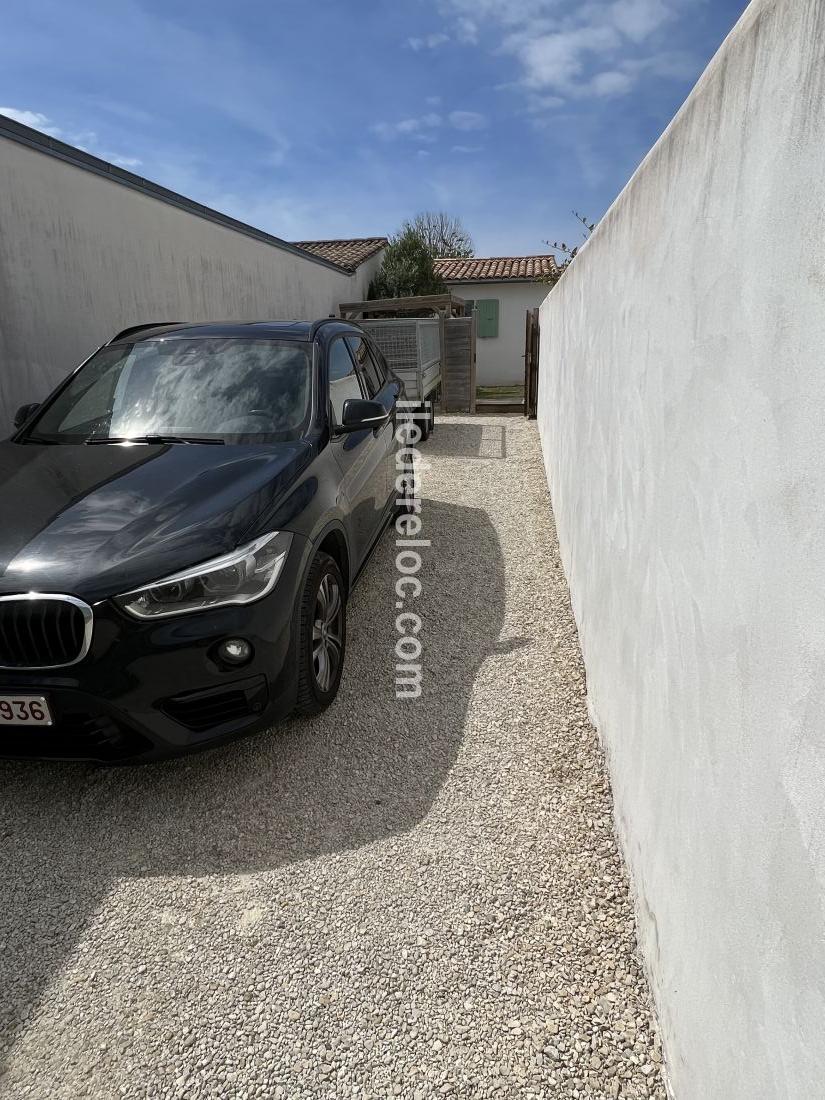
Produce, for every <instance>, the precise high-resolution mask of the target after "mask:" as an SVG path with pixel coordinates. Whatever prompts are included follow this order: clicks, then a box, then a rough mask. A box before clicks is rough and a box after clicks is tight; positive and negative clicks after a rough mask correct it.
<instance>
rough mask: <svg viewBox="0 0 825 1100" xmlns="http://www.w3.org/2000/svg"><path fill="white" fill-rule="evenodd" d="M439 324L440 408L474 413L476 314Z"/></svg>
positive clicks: (449, 318)
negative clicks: (440, 341)
mask: <svg viewBox="0 0 825 1100" xmlns="http://www.w3.org/2000/svg"><path fill="white" fill-rule="evenodd" d="M441 324H442V330H441V331H442V352H441V408H442V409H443V410H444V412H469V413H474V412H475V411H476V315H475V313H472V314H471V315H470V316H469V317H448V318H444V319H442V321H441Z"/></svg>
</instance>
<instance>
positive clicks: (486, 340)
mask: <svg viewBox="0 0 825 1100" xmlns="http://www.w3.org/2000/svg"><path fill="white" fill-rule="evenodd" d="M435 270H436V272H437V273H438V274H439V275H440V276H441V278H442V279H443V280H444V282H445V283H446V284H447V286H448V287H449V289H450V290H452V291H454V292H455V293H456V294H457V295H459V296H460V297H462V298H464V300H465V302H466V303H467V309H468V310H469V309H473V310H474V311H475V313H476V317H477V332H476V335H477V340H476V383H477V385H479V386H513V385H521V384H522V383H523V382H524V342H525V315H526V313H527V310H528V309H533V308H534V307H535V306H538V305H541V303H542V302H543V301H544V299H545V298H546V297H547V294H548V292H549V290H550V285H551V281H552V280H553V279H554V278H557V277H558V275H559V269H558V267H557V266H556V261H555V259H554V258H553V256H491V257H479V256H471V257H469V258H466V259H464V258H452V257H447V258H445V259H440V260H436V261H435Z"/></svg>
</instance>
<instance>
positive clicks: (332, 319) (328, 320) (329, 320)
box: [309, 313, 350, 340]
mask: <svg viewBox="0 0 825 1100" xmlns="http://www.w3.org/2000/svg"><path fill="white" fill-rule="evenodd" d="M336 322H337V323H338V324H339V325H342V324H349V323H350V322H348V321H345V320H343V319H342V318H341V317H336V316H335V315H334V314H332V313H331V314H330V315H329V317H321V318H320V319H319V320H317V321H313V322H312V326H311V328H310V330H309V338H310V340H314V339H315V337H316V335H317V333H318V329H319V328H320V327H321V325H332V324H335V323H336Z"/></svg>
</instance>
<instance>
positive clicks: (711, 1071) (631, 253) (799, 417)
mask: <svg viewBox="0 0 825 1100" xmlns="http://www.w3.org/2000/svg"><path fill="white" fill-rule="evenodd" d="M823 42H825V4H823V3H821V0H757V2H755V3H753V4H752V5H751V7H750V8H748V10H747V12H746V13H745V15H744V16H743V18H742V20H741V21H740V23H739V25H738V26H737V28H736V29H735V31H734V32H733V33H732V35H731V36H730V37H729V39H728V40H727V42H726V43H725V44H724V46H723V47H722V49H721V52H720V53H719V54H718V56H717V57H716V58H715V60H714V61H713V62H712V64H711V65H710V67H709V69H708V71H707V72H706V73H705V75H704V76H703V77H702V79H701V80H700V82H699V84H698V85H697V87H696V88H695V90H694V91H693V93H692V94H691V96H690V98H689V99H688V101H687V103H686V104H685V106H684V107H683V108H682V110H681V112H680V113H679V115H678V116H677V118H676V120H675V121H674V123H673V124H672V125H671V127H670V128H669V129H668V131H667V132H666V133H665V135H664V136H663V138H662V139H661V140H660V142H659V143H658V144H657V145H656V147H655V148H654V149H653V151H652V152H651V153H650V154H649V156H648V157H647V159H646V160H645V161H644V163H643V164H642V166H641V167H640V169H639V170H638V172H637V173H636V175H635V176H634V178H633V180H632V181H631V183H630V184H629V185H628V187H627V188H626V190H625V191H624V192H623V194H622V195H621V196H620V197H619V199H618V200H617V202H616V203H615V204H614V206H613V207H612V209H611V210H610V212H609V213H608V215H607V216H606V217H605V219H604V220H603V222H602V223H601V225H600V226H599V228H598V230H597V232H596V233H595V235H594V236H593V237H592V239H591V240H590V242H589V243H588V244H587V245H586V247H585V248H584V250H583V251H582V252H581V253H580V254H579V256H578V258H577V259H576V260H575V262H574V263H573V265H572V267H571V268H570V269H569V271H568V272H567V273H566V274H565V275H564V276H563V278H562V280H561V282H560V283H559V285H558V286H557V288H556V289H554V290H553V291H552V293H551V294H550V296H549V298H548V300H547V302H546V303H545V304H544V306H543V308H542V314H541V322H542V353H543V354H542V363H541V380H540V414H539V415H540V429H541V436H542V442H543V447H544V454H545V460H546V464H547V471H548V476H549V482H550V487H551V491H552V497H553V506H554V509H555V514H556V520H557V523H558V529H559V535H560V540H561V546H562V552H563V559H564V564H565V569H566V571H567V575H568V578H569V581H570V588H571V593H572V600H573V607H574V611H575V615H576V620H577V622H578V626H579V631H580V635H581V643H582V649H583V652H584V657H585V661H586V665H587V675H588V692H589V697H590V702H591V706H592V712H593V715H594V718H595V721H596V723H597V725H598V728H599V730H600V733H601V736H602V738H603V740H604V743H605V745H606V749H607V753H608V758H609V764H610V771H611V775H612V780H613V787H614V793H615V802H616V812H617V827H618V830H619V833H620V836H621V839H622V841H623V844H624V849H625V852H626V854H627V858H628V861H629V865H630V868H631V872H632V877H633V880H634V883H635V888H636V891H637V896H638V902H637V904H638V915H639V922H640V935H641V943H642V949H643V953H644V956H645V958H646V961H647V965H648V968H649V971H650V974H651V977H652V981H653V987H654V990H655V995H656V999H657V1002H658V1007H659V1013H660V1017H661V1024H662V1029H663V1034H664V1038H665V1043H666V1049H667V1054H668V1058H669V1063H670V1073H671V1077H672V1082H673V1085H674V1090H675V1094H676V1096H677V1097H679V1098H680V1100H769V1098H774V1097H787V1098H793V1100H803V1098H805V1100H808V1098H813V1097H819V1096H822V1095H823V1092H824V1091H825V1085H823V1080H825V1034H823V1020H825V811H824V810H823V806H825V445H824V444H823V425H825V233H823V231H822V211H823V207H825V173H824V172H823V151H825V66H824V65H823V63H822V49H823Z"/></svg>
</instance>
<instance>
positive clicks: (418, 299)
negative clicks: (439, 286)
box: [338, 291, 464, 321]
mask: <svg viewBox="0 0 825 1100" xmlns="http://www.w3.org/2000/svg"><path fill="white" fill-rule="evenodd" d="M365 313H369V314H374V315H380V314H383V315H385V316H388V317H391V316H396V317H398V316H401V315H406V316H416V315H418V316H421V314H422V313H434V314H436V316H438V317H463V316H464V299H463V298H459V297H457V296H456V295H455V294H450V292H449V291H448V292H447V293H446V294H417V295H415V296H413V297H409V298H376V299H375V300H374V301H372V302H342V303H341V304H340V305H339V306H338V314H339V316H340V317H342V318H343V319H344V320H345V321H354V320H356V319H357V318H358V317H362V316H363V315H364V314H365Z"/></svg>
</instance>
